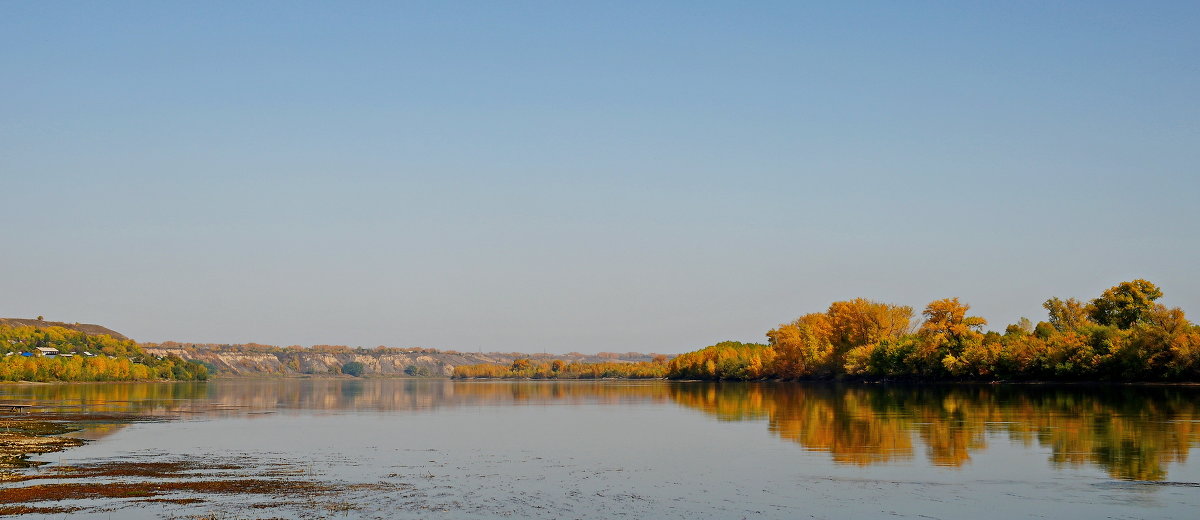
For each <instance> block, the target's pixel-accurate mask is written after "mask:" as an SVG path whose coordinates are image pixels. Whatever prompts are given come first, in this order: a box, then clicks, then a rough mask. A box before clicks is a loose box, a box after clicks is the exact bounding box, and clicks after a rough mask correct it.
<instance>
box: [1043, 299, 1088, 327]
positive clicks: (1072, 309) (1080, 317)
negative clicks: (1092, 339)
mask: <svg viewBox="0 0 1200 520" xmlns="http://www.w3.org/2000/svg"><path fill="white" fill-rule="evenodd" d="M1042 307H1043V308H1045V309H1046V311H1047V312H1049V313H1050V320H1049V321H1050V325H1051V326H1053V327H1054V329H1055V330H1057V331H1058V332H1066V331H1069V330H1079V329H1081V328H1083V327H1085V326H1087V325H1091V324H1093V322H1092V320H1091V319H1089V318H1088V314H1089V308H1088V306H1087V305H1086V304H1084V303H1083V302H1081V301H1079V300H1076V299H1075V298H1067V299H1066V300H1061V299H1059V298H1050V299H1049V300H1046V301H1045V302H1044V303H1042Z"/></svg>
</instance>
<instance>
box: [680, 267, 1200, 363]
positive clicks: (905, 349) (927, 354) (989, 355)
mask: <svg viewBox="0 0 1200 520" xmlns="http://www.w3.org/2000/svg"><path fill="white" fill-rule="evenodd" d="M1162 294H1163V293H1162V290H1161V289H1160V288H1159V287H1158V286H1156V285H1154V284H1153V283H1150V282H1148V281H1146V280H1140V279H1139V280H1133V281H1130V282H1122V283H1120V284H1118V285H1116V286H1114V287H1112V288H1110V289H1108V290H1106V291H1104V293H1103V294H1101V295H1100V296H1099V297H1097V298H1094V299H1092V300H1090V301H1088V302H1083V301H1080V300H1077V299H1074V298H1068V299H1066V300H1063V299H1060V298H1051V299H1049V300H1046V301H1045V302H1044V303H1043V305H1042V306H1043V307H1044V308H1045V309H1046V311H1047V319H1046V320H1044V321H1040V322H1038V323H1037V324H1034V323H1032V322H1031V321H1030V320H1028V319H1024V318H1022V319H1021V320H1020V321H1019V322H1018V323H1015V324H1012V325H1009V326H1008V327H1007V328H1005V330H1004V332H1003V333H999V332H995V331H988V332H984V331H983V327H984V326H985V325H987V320H985V319H983V318H981V317H978V316H971V315H970V314H969V312H970V306H969V305H967V304H965V303H962V302H960V301H959V300H958V298H947V299H943V300H937V301H934V302H931V303H930V304H929V305H927V306H926V307H925V309H924V310H923V311H922V312H921V317H922V318H923V319H922V320H921V321H920V322H919V324H916V325H915V326H914V323H916V320H914V314H913V309H912V308H911V307H908V306H901V305H892V304H887V303H879V302H874V301H870V300H866V299H862V298H858V299H855V300H849V301H840V302H834V303H833V304H831V305H830V306H829V308H828V309H827V310H826V311H825V312H821V313H811V314H806V315H804V316H801V317H800V318H798V319H796V320H795V321H792V322H790V323H785V324H782V325H780V326H779V327H778V328H775V329H773V330H771V331H769V332H767V338H768V340H769V341H768V343H767V344H744V343H736V342H724V343H718V344H716V345H713V346H711V347H707V348H705V349H702V350H699V351H696V352H691V353H688V354H683V355H681V356H678V357H676V358H675V359H673V360H671V362H670V363H669V366H668V377H670V378H674V379H714V380H755V379H785V380H794V379H829V378H844V377H859V378H876V379H878V378H892V379H924V380H1092V381H1196V380H1200V326H1197V325H1195V324H1192V323H1191V322H1190V321H1188V320H1187V317H1186V316H1185V315H1184V312H1183V311H1182V310H1180V309H1179V308H1168V307H1165V306H1163V305H1161V304H1158V303H1156V300H1158V299H1159V298H1161V297H1162Z"/></svg>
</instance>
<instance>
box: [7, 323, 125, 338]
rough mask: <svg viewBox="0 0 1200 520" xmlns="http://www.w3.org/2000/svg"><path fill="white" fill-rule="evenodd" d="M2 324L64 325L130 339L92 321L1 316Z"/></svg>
mask: <svg viewBox="0 0 1200 520" xmlns="http://www.w3.org/2000/svg"><path fill="white" fill-rule="evenodd" d="M0 326H8V327H33V328H36V329H48V328H50V327H62V328H64V329H70V330H74V331H78V332H82V333H84V334H87V335H89V336H101V335H104V336H112V337H113V338H114V339H129V338H128V337H126V336H125V335H124V334H121V333H120V332H117V331H115V330H112V329H110V328H108V327H104V326H101V325H93V324H91V323H66V322H63V321H46V320H39V319H36V318H28V319H26V318H0Z"/></svg>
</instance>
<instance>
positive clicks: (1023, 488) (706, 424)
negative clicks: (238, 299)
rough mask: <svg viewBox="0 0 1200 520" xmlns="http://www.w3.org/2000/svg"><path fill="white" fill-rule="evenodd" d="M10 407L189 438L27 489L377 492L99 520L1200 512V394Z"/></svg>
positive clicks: (31, 392) (1099, 391)
mask: <svg viewBox="0 0 1200 520" xmlns="http://www.w3.org/2000/svg"><path fill="white" fill-rule="evenodd" d="M0 399H5V400H22V401H34V402H38V403H40V404H44V405H54V406H59V407H62V409H63V410H64V411H73V410H77V409H78V410H90V411H95V410H103V411H130V412H138V413H147V414H161V415H167V416H170V417H174V418H176V419H175V420H172V421H168V422H150V423H135V424H126V425H105V424H97V425H91V426H90V427H89V428H88V429H87V430H85V431H83V432H80V433H79V434H78V435H80V436H83V437H87V438H90V439H94V441H93V442H91V443H90V444H88V445H85V446H82V447H79V448H73V449H70V450H68V451H65V452H61V453H55V454H47V455H46V456H45V457H44V460H49V461H51V462H52V463H51V464H49V465H47V466H44V467H43V468H42V469H40V470H35V471H53V470H54V468H55V467H62V466H68V465H72V466H73V465H86V464H96V463H105V462H112V461H135V462H146V461H161V460H204V461H227V462H230V463H231V464H232V465H236V464H241V465H244V466H245V467H244V469H242V470H238V471H225V472H224V474H225V476H228V475H229V474H231V473H232V474H235V476H259V475H268V476H280V475H283V476H285V477H286V476H302V477H303V478H306V479H313V480H318V481H322V482H331V483H338V484H344V485H359V484H360V485H364V486H365V485H367V484H371V485H376V487H362V488H353V489H352V490H350V491H346V492H344V493H341V494H339V495H337V496H336V497H335V498H326V499H324V500H323V501H317V500H315V499H312V498H302V497H301V498H297V497H295V496H293V497H290V498H288V499H286V500H284V499H277V498H276V499H271V498H269V497H263V496H258V495H226V496H212V497H205V501H204V502H201V503H195V504H164V503H149V502H137V501H134V500H130V499H120V498H107V499H89V500H82V501H63V502H65V503H74V504H76V505H79V506H82V507H85V508H88V509H85V510H84V511H85V512H88V511H90V512H91V513H92V514H93V516H100V517H104V516H105V515H107V516H109V517H112V518H176V517H179V518H183V517H189V516H196V515H211V516H214V517H217V518H275V517H288V518H318V517H337V518H514V517H515V518H523V517H529V518H614V517H628V518H847V517H851V518H855V517H867V518H871V517H884V516H902V517H918V516H920V517H932V518H963V517H969V518H997V519H999V518H1005V519H1008V518H1030V517H1039V518H1041V517H1050V518H1193V517H1194V515H1195V511H1196V509H1195V508H1196V507H1198V506H1200V484H1198V483H1200V464H1196V463H1192V462H1190V461H1189V460H1188V459H1189V455H1190V452H1191V451H1192V448H1193V447H1194V446H1196V445H1197V444H1198V443H1200V389H1194V388H1188V387H1150V388H1146V387H1041V386H998V385H978V386H954V385H937V386H933V385H931V386H894V385H887V386H884V385H833V384H800V383H769V384H767V383H762V384H758V383H722V384H716V383H668V382H657V381H655V382H624V381H611V382H610V381H604V382H535V381H521V382H476V381H471V382H454V381H443V380H433V381H426V380H398V379H392V380H221V381H214V382H209V383H156V384H83V385H80V384H73V385H11V386H3V387H0ZM109 481H112V480H105V481H103V482H109ZM100 483H101V482H98V483H97V484H98V485H100ZM13 485H23V484H13ZM181 496H182V495H181ZM188 496H191V495H188ZM272 500H274V502H272ZM55 505H63V503H60V502H56V503H55ZM256 506H257V507H256ZM45 516H46V517H47V518H61V517H62V515H61V514H58V515H45ZM28 517H30V518H36V517H39V515H29V516H28Z"/></svg>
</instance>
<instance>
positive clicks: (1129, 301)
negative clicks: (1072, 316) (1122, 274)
mask: <svg viewBox="0 0 1200 520" xmlns="http://www.w3.org/2000/svg"><path fill="white" fill-rule="evenodd" d="M1162 295H1163V293H1162V290H1161V289H1159V288H1158V286H1157V285H1154V284H1152V283H1150V282H1147V281H1146V280H1142V279H1137V280H1134V281H1132V282H1121V283H1120V284H1117V285H1116V286H1114V287H1111V288H1109V289H1108V290H1107V291H1104V294H1101V295H1100V297H1099V298H1096V299H1094V300H1092V304H1091V305H1090V306H1088V316H1089V317H1090V318H1091V319H1092V320H1093V321H1095V322H1096V323H1099V324H1101V325H1110V326H1115V327H1117V328H1121V329H1128V328H1130V327H1132V326H1133V324H1134V323H1138V322H1141V321H1145V319H1146V318H1147V317H1148V316H1149V315H1150V314H1151V313H1152V312H1153V311H1154V300H1157V299H1159V298H1162Z"/></svg>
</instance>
